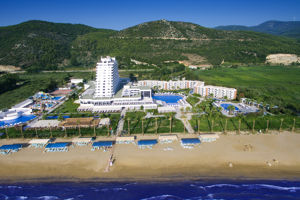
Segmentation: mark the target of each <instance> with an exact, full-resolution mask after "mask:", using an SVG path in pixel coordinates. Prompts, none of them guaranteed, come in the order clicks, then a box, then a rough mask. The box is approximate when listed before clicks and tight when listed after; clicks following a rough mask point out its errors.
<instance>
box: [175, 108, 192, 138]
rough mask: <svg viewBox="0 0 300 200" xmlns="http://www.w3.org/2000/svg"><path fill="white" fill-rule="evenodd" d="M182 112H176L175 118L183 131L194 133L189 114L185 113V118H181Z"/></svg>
mask: <svg viewBox="0 0 300 200" xmlns="http://www.w3.org/2000/svg"><path fill="white" fill-rule="evenodd" d="M182 115H183V114H182V112H181V111H180V110H178V111H177V112H176V115H175V118H176V119H179V120H180V121H182V123H183V125H184V127H185V129H186V130H187V131H188V133H195V131H194V129H193V127H192V126H191V124H190V122H189V120H190V119H191V118H192V114H191V113H187V114H185V118H183V117H182Z"/></svg>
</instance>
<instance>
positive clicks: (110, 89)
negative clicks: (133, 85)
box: [94, 56, 119, 97]
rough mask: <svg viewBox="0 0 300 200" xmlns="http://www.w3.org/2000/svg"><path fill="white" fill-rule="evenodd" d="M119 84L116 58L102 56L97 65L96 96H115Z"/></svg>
mask: <svg viewBox="0 0 300 200" xmlns="http://www.w3.org/2000/svg"><path fill="white" fill-rule="evenodd" d="M118 86H119V73H118V62H117V60H116V59H115V58H111V57H109V56H108V57H105V58H101V59H100V62H98V63H97V66H96V89H95V94H94V95H95V97H113V96H114V95H115V94H116V92H117V89H118Z"/></svg>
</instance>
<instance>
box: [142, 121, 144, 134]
mask: <svg viewBox="0 0 300 200" xmlns="http://www.w3.org/2000/svg"><path fill="white" fill-rule="evenodd" d="M142 134H143V135H144V118H142Z"/></svg>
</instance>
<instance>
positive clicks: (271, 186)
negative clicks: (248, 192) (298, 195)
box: [242, 184, 300, 192]
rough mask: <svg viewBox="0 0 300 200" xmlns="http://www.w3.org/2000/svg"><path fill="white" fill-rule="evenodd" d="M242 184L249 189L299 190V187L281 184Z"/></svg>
mask: <svg viewBox="0 0 300 200" xmlns="http://www.w3.org/2000/svg"><path fill="white" fill-rule="evenodd" d="M242 186H244V187H248V188H249V189H263V188H266V189H273V190H281V191H290V192H296V191H297V190H300V187H283V186H277V185H269V184H253V185H249V184H243V185H242Z"/></svg>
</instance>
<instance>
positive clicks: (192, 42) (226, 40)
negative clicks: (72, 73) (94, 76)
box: [72, 20, 300, 65]
mask: <svg viewBox="0 0 300 200" xmlns="http://www.w3.org/2000/svg"><path fill="white" fill-rule="evenodd" d="M73 47H74V48H73V49H72V52H73V53H74V54H76V58H78V59H79V60H78V62H81V63H82V64H84V65H86V64H88V63H91V62H96V60H97V56H98V57H99V55H105V54H110V55H113V56H122V57H125V58H134V59H135V60H138V61H142V62H146V63H150V64H151V63H153V64H156V65H161V64H163V63H164V62H169V61H182V60H188V59H189V57H192V56H186V55H187V54H188V55H197V56H198V57H199V56H200V57H201V58H202V63H203V64H212V65H219V64H220V63H221V62H222V61H225V62H231V63H263V62H265V58H266V56H267V55H268V54H271V53H293V54H300V46H299V43H297V41H295V40H293V39H288V38H284V37H278V36H272V35H268V34H263V33H255V32H250V31H223V30H215V29H210V28H205V27H202V26H199V25H197V24H192V23H186V22H174V21H166V20H159V21H152V22H146V23H143V24H139V25H136V26H133V27H129V28H127V29H124V30H121V31H119V32H116V33H114V34H112V35H106V36H103V35H99V34H95V33H88V34H85V35H82V36H79V37H78V38H77V39H76V40H75V41H74V42H73ZM197 56H194V57H197ZM123 60H124V59H123Z"/></svg>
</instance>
